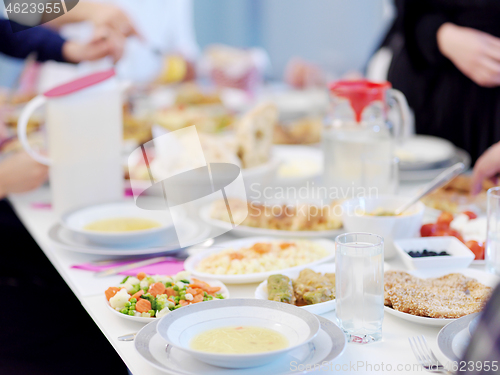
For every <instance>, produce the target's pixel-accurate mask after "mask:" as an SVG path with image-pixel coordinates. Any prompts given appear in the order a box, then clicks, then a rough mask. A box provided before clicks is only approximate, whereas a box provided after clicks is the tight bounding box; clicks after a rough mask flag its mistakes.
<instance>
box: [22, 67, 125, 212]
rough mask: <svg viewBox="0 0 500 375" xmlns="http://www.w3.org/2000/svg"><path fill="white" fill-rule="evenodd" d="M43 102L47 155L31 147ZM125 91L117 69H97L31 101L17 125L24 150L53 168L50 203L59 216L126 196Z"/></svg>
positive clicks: (51, 171)
mask: <svg viewBox="0 0 500 375" xmlns="http://www.w3.org/2000/svg"><path fill="white" fill-rule="evenodd" d="M42 105H44V106H45V119H46V135H47V143H48V156H45V155H41V154H39V153H37V152H36V151H35V150H33V149H32V148H31V147H30V145H29V143H28V139H27V136H26V126H27V123H28V120H29V117H30V115H31V114H32V113H33V111H34V110H35V109H36V108H38V107H40V106H42ZM122 131H123V130H122V95H121V90H120V85H119V83H118V82H117V80H116V77H115V73H114V71H113V70H109V71H104V72H99V73H94V74H91V75H89V76H86V77H83V78H79V79H77V80H75V81H72V82H69V83H66V84H64V85H61V86H58V87H56V88H53V89H51V90H49V91H47V92H45V93H43V94H42V95H39V96H37V97H35V98H34V99H32V100H31V101H30V102H29V103H28V104H27V105H26V107H25V108H24V110H23V112H22V113H21V116H20V118H19V123H18V137H19V140H20V141H21V144H22V145H23V147H24V149H25V150H26V151H27V152H28V153H29V154H30V155H31V156H32V157H33V158H34V159H35V160H37V161H38V162H40V163H42V164H46V165H49V166H50V172H49V176H50V185H51V192H52V205H53V208H54V210H55V212H56V213H57V214H58V215H60V214H62V213H64V212H66V211H68V210H71V209H74V208H76V207H82V206H86V205H89V204H94V203H101V202H106V201H116V200H119V199H121V198H122V197H123V167H122V163H121V148H122Z"/></svg>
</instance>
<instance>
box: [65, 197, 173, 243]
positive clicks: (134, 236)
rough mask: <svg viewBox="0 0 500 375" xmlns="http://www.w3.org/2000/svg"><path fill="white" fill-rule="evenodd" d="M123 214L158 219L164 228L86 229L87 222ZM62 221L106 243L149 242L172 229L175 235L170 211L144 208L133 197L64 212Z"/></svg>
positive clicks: (89, 236)
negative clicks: (106, 230)
mask: <svg viewBox="0 0 500 375" xmlns="http://www.w3.org/2000/svg"><path fill="white" fill-rule="evenodd" d="M120 217H129V218H141V219H149V220H154V221H156V222H158V223H159V224H160V227H157V228H151V229H145V230H137V231H130V232H98V231H92V230H87V229H84V228H85V226H86V225H88V224H90V223H92V222H94V221H97V220H104V219H113V218H120ZM61 224H62V225H63V226H64V227H65V228H67V229H69V230H70V231H72V232H74V233H77V234H79V235H82V236H84V237H86V238H87V239H88V240H90V241H92V242H95V243H100V244H105V245H128V244H138V243H143V242H148V241H152V240H154V239H155V238H156V237H157V236H158V235H160V234H164V233H165V232H166V231H172V235H173V236H174V235H175V233H174V227H173V222H172V218H171V216H170V213H169V212H168V211H164V210H158V211H152V210H143V209H141V208H139V207H137V206H136V205H135V203H134V201H133V200H127V201H123V202H114V203H104V204H99V205H95V206H89V207H84V208H80V209H77V210H74V211H71V212H68V213H66V214H64V215H63V216H62V217H61Z"/></svg>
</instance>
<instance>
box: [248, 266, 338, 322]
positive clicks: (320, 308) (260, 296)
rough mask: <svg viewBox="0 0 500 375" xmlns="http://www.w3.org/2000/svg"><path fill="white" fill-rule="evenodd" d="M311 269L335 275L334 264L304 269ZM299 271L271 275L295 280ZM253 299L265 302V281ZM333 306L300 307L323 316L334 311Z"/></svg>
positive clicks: (328, 302) (330, 302) (331, 303)
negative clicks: (279, 275) (280, 275)
mask: <svg viewBox="0 0 500 375" xmlns="http://www.w3.org/2000/svg"><path fill="white" fill-rule="evenodd" d="M306 268H310V269H312V270H313V271H314V272H320V273H335V263H325V264H320V265H318V266H314V267H306ZM299 273H300V271H299V270H297V271H288V272H280V271H276V272H275V273H273V274H274V275H276V274H282V275H285V276H288V277H289V278H291V279H296V278H297V277H299ZM255 298H257V299H265V300H267V298H268V294H267V280H265V281H263V282H262V283H260V284H259V286H258V287H257V289H255ZM335 305H336V301H335V300H332V301H326V302H322V303H318V304H315V305H306V306H300V308H301V309H304V310H307V311H309V312H311V313H313V314H317V315H319V314H324V313H327V312H328V311H332V310H335Z"/></svg>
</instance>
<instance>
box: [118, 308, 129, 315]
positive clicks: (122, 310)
mask: <svg viewBox="0 0 500 375" xmlns="http://www.w3.org/2000/svg"><path fill="white" fill-rule="evenodd" d="M120 312H121V313H122V314H128V309H121V310H120Z"/></svg>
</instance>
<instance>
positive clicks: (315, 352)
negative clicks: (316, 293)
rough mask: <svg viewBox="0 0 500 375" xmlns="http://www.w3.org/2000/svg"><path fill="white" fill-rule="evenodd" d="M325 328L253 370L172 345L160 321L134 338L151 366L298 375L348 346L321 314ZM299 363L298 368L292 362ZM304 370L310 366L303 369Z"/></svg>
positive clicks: (208, 373) (186, 372)
mask: <svg viewBox="0 0 500 375" xmlns="http://www.w3.org/2000/svg"><path fill="white" fill-rule="evenodd" d="M317 318H318V320H319V322H320V324H321V329H320V331H319V333H318V335H317V336H316V337H315V338H314V339H313V340H312V341H311V342H309V343H308V344H306V345H304V346H301V347H300V348H297V349H295V350H293V351H291V352H289V353H287V354H285V355H284V356H283V357H282V358H281V359H279V360H277V361H274V362H272V363H270V364H268V365H265V366H261V367H258V369H257V371H256V369H254V368H249V369H229V368H221V367H215V366H211V365H208V364H206V363H204V362H201V361H199V360H197V359H196V358H195V357H193V356H191V355H189V354H188V353H186V352H184V351H182V350H179V349H177V348H175V347H172V346H170V345H168V343H167V342H166V341H165V340H163V339H162V338H161V337H160V335H159V334H158V333H157V332H156V326H157V325H158V322H159V320H157V321H154V322H152V323H150V324H148V325H147V326H145V327H144V328H142V329H141V330H140V331H139V333H138V334H137V336H136V337H135V339H134V346H135V348H136V350H137V351H138V353H139V355H140V356H141V357H143V358H144V359H145V360H146V361H147V362H148V363H149V364H150V365H152V366H153V367H155V368H157V369H158V370H160V371H164V372H168V373H173V374H181V375H200V374H203V375H256V374H272V375H297V374H306V373H308V372H311V371H313V370H314V369H317V368H318V367H320V366H324V367H321V368H327V366H328V364H329V363H331V362H332V361H334V360H335V359H336V358H338V357H339V356H340V355H342V353H343V352H344V349H345V347H346V345H347V341H346V337H345V335H344V333H343V332H342V330H341V329H340V328H339V327H337V326H336V325H335V324H334V323H333V322H331V321H330V320H327V319H325V318H322V317H320V316H318V317H317ZM292 363H295V364H296V365H297V366H296V368H294V367H292V366H291V364H292ZM299 365H300V369H307V370H302V371H299V370H298V369H299Z"/></svg>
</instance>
